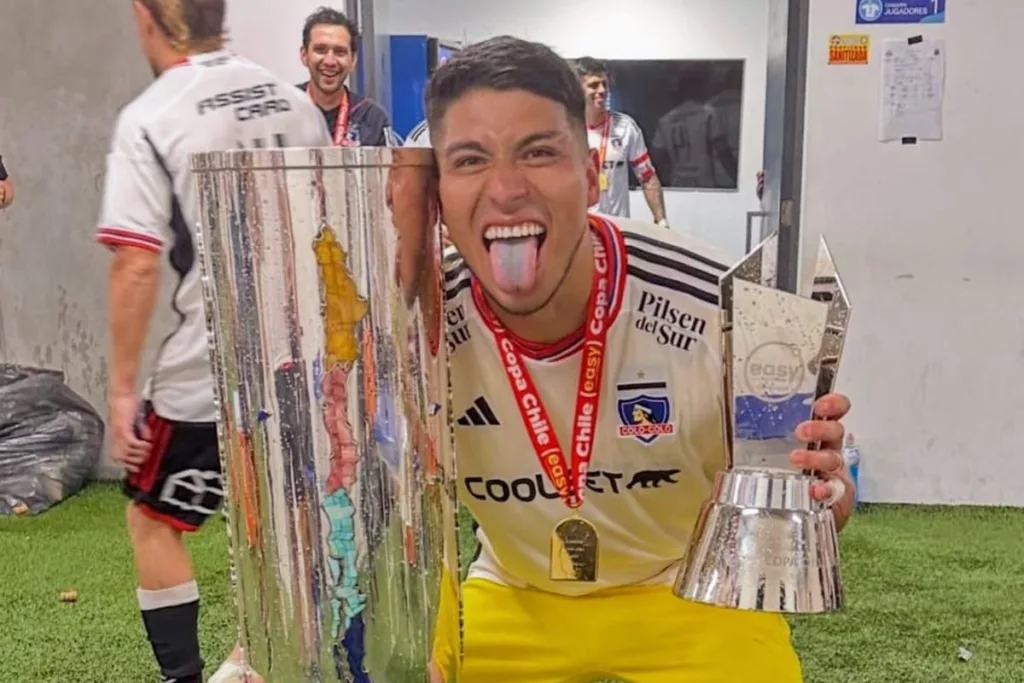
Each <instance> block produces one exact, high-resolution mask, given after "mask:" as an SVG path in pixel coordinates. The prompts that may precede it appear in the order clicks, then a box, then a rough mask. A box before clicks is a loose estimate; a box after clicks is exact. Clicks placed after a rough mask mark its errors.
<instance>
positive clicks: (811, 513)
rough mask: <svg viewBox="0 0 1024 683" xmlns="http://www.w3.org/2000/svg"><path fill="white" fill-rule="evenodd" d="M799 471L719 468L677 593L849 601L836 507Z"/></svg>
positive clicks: (764, 608) (727, 600)
mask: <svg viewBox="0 0 1024 683" xmlns="http://www.w3.org/2000/svg"><path fill="white" fill-rule="evenodd" d="M814 481H815V479H814V478H813V477H810V476H806V475H803V474H801V473H799V472H791V471H784V470H768V469H733V470H729V471H724V472H719V474H718V476H717V477H716V480H715V487H714V491H713V495H712V496H711V499H710V500H709V501H708V502H707V503H705V504H704V505H703V507H702V508H701V512H700V515H699V517H698V518H697V524H696V527H695V528H694V531H693V536H692V538H691V540H690V546H689V549H688V551H687V554H686V557H685V558H684V560H683V566H682V568H681V570H680V572H679V576H678V578H677V579H676V584H675V588H674V591H675V594H676V595H677V596H679V597H680V598H683V599H684V600H691V601H694V602H700V603H704V604H708V605H715V606H718V607H731V608H735V609H744V610H754V611H759V612H780V613H786V614H820V613H823V612H832V611H836V610H839V609H842V607H843V603H844V594H843V585H842V576H841V573H840V567H839V539H838V534H837V532H836V525H835V518H834V517H833V515H832V511H831V510H830V509H826V508H822V507H821V505H820V504H818V503H816V502H814V501H813V500H812V499H811V484H812V483H814Z"/></svg>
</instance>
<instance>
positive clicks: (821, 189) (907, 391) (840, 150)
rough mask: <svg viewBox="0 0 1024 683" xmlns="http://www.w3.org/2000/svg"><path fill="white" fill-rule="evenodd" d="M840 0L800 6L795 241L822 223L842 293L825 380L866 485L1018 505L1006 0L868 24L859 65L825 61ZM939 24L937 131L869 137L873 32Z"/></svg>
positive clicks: (1017, 219)
mask: <svg viewBox="0 0 1024 683" xmlns="http://www.w3.org/2000/svg"><path fill="white" fill-rule="evenodd" d="M853 21H854V3H853V2H852V0H851V1H847V2H839V1H836V2H815V3H813V4H812V12H811V20H810V40H811V50H810V55H809V68H808V88H807V96H808V107H807V127H806V134H807V146H806V152H805V155H806V156H805V174H806V175H805V184H804V200H805V205H804V213H803V217H802V218H803V220H802V222H803V226H804V229H805V230H806V231H807V234H806V239H805V242H804V243H805V246H809V244H808V243H809V242H810V241H811V240H813V239H816V237H815V234H814V233H815V232H818V231H823V232H824V233H825V235H826V236H827V238H828V239H829V241H830V243H831V245H832V247H833V251H834V253H835V258H836V260H837V263H838V266H839V271H840V274H841V275H842V277H843V278H844V279H845V280H846V281H847V285H848V288H849V292H850V296H851V298H852V300H853V307H854V311H853V319H852V330H851V336H850V339H849V341H848V343H847V349H848V350H847V353H846V356H845V358H844V360H843V366H842V368H841V371H840V372H841V377H840V382H841V386H842V388H843V389H844V390H845V391H847V392H848V393H849V394H850V395H851V397H852V398H853V401H854V406H855V407H854V410H853V412H852V414H851V415H850V418H849V420H848V424H849V426H850V427H851V428H852V430H853V431H854V432H855V433H856V434H857V436H858V438H859V440H860V442H861V447H862V449H863V451H864V461H863V464H862V466H861V469H862V477H864V480H863V487H862V489H863V494H864V497H865V499H867V500H874V501H890V502H935V503H980V504H1012V505H1022V504H1024V455H1022V453H1021V450H1020V444H1021V443H1024V418H1022V417H1021V413H1020V406H1021V405H1024V268H1022V267H1021V257H1022V255H1024V230H1021V198H1020V197H1021V171H1020V160H1021V159H1022V158H1024V136H1022V135H1021V132H1020V111H1021V108H1022V107H1024V82H1022V81H1021V79H1020V74H1019V73H1018V71H1019V69H1018V64H1019V55H1018V51H1017V45H1018V42H1019V41H1018V40H1017V34H1018V27H1019V26H1021V25H1022V24H1024V3H1020V2H1019V0H962V1H961V2H956V3H951V5H950V11H949V13H948V18H947V22H948V23H947V24H944V25H932V26H927V25H921V26H901V27H877V28H875V27H872V28H870V29H869V30H867V31H864V32H867V33H870V35H871V36H872V38H873V42H874V44H873V45H872V53H871V62H872V63H871V64H870V65H869V66H866V67H850V66H843V67H829V66H827V64H826V62H827V44H826V43H827V39H828V34H829V33H833V32H861V31H859V29H861V28H862V27H857V26H855V25H854V24H853ZM919 34H923V35H924V36H925V37H935V38H938V37H944V38H945V39H946V41H947V75H946V90H947V92H946V100H945V139H944V140H943V141H941V142H925V143H920V144H918V145H916V146H902V145H899V144H894V143H886V144H882V143H879V142H877V139H878V137H877V136H878V133H877V130H878V101H879V85H880V83H879V79H880V69H879V63H880V56H881V50H882V45H881V42H880V41H881V39H882V38H883V37H897V38H901V39H906V38H908V37H910V36H914V35H919Z"/></svg>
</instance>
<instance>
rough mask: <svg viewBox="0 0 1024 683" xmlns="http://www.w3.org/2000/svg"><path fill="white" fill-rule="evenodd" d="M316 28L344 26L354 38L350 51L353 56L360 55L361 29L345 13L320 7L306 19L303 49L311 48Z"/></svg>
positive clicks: (303, 31) (303, 27)
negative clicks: (312, 36) (310, 43)
mask: <svg viewBox="0 0 1024 683" xmlns="http://www.w3.org/2000/svg"><path fill="white" fill-rule="evenodd" d="M316 26H344V27H345V29H346V30H347V31H348V34H349V36H351V38H352V40H351V42H350V43H349V46H348V47H349V49H350V50H352V54H358V53H359V27H358V26H356V22H354V21H352V20H351V19H349V18H348V17H346V16H345V14H344V13H342V12H339V11H338V10H336V9H331V8H330V7H318V8H317V9H316V11H314V12H313V13H312V14H310V15H309V16H308V17H306V23H305V24H303V26H302V47H309V41H310V36H311V35H312V34H313V28H314V27H316Z"/></svg>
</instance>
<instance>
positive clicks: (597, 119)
mask: <svg viewBox="0 0 1024 683" xmlns="http://www.w3.org/2000/svg"><path fill="white" fill-rule="evenodd" d="M576 75H577V76H579V79H580V85H582V86H583V92H584V94H585V95H586V98H587V141H588V143H589V144H590V148H591V149H593V150H596V151H597V160H598V165H599V169H600V172H599V173H598V176H597V178H598V189H599V190H600V200H599V202H598V204H597V210H598V211H599V212H601V213H603V214H607V215H609V216H622V217H625V218H628V217H629V168H632V169H633V173H635V174H636V178H637V180H638V181H639V182H640V189H641V190H642V191H643V193H644V199H646V200H647V206H648V207H650V209H651V214H652V215H653V216H654V223H655V224H656V225H659V226H661V227H663V228H667V227H668V219H667V218H666V217H665V192H664V190H662V187H661V181H660V180H659V179H658V174H657V172H656V171H655V170H654V164H653V163H652V162H651V155H650V154H649V153H648V151H647V143H646V142H644V134H643V131H641V130H640V126H639V125H638V124H637V122H636V121H634V120H633V118H632V117H631V116H629V115H627V114H623V113H622V112H620V111H612V110H611V109H609V108H608V69H607V68H606V67H605V65H604V64H603V63H601V62H600V61H598V60H596V59H594V58H592V57H583V58H581V59H578V60H577V61H576Z"/></svg>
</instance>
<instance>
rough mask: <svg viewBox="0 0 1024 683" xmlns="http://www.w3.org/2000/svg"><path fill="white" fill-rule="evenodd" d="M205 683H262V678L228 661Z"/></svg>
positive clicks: (236, 663)
mask: <svg viewBox="0 0 1024 683" xmlns="http://www.w3.org/2000/svg"><path fill="white" fill-rule="evenodd" d="M206 683H263V678H262V677H261V676H260V675H259V674H257V673H256V672H255V671H253V670H252V669H250V668H249V667H247V666H243V665H241V664H239V663H238V662H235V661H232V660H230V659H229V660H228V661H226V662H224V663H223V664H221V665H220V668H219V669H217V671H216V672H215V673H214V674H213V675H212V676H210V680H208V681H207V682H206Z"/></svg>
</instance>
